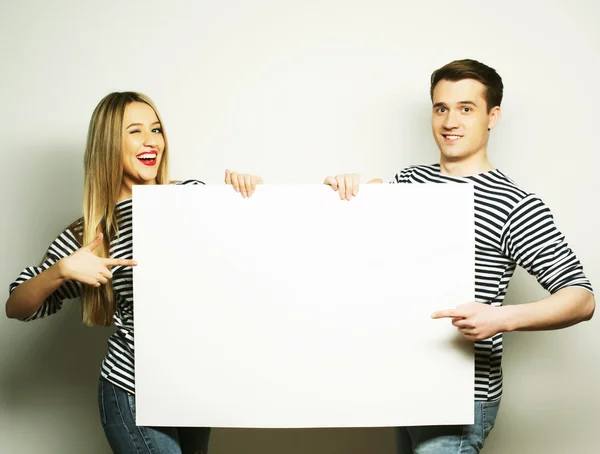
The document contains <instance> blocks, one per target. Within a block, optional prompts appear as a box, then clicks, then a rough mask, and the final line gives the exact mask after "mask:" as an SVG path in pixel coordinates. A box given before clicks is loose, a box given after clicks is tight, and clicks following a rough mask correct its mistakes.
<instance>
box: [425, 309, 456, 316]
mask: <svg viewBox="0 0 600 454" xmlns="http://www.w3.org/2000/svg"><path fill="white" fill-rule="evenodd" d="M460 317H461V315H460V314H459V313H458V311H457V310H456V309H445V310H443V311H437V312H434V313H433V314H431V318H460Z"/></svg>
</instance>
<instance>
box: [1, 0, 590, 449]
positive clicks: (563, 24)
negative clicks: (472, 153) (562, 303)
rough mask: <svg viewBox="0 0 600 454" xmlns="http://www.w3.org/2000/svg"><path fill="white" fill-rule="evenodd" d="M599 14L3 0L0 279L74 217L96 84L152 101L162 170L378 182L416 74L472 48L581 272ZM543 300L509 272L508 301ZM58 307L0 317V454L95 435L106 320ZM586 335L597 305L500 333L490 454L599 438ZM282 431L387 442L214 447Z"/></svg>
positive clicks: (419, 126) (414, 116) (492, 6)
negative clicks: (496, 78)
mask: <svg viewBox="0 0 600 454" xmlns="http://www.w3.org/2000/svg"><path fill="white" fill-rule="evenodd" d="M598 23H600V5H599V4H598V2H596V1H595V0H574V1H569V2H566V1H557V0H555V1H544V2H543V1H526V2H524V1H514V0H511V1H506V2H502V3H485V2H480V1H469V0H467V1H464V2H461V3H457V4H452V5H450V4H448V3H447V2H439V1H431V2H401V1H392V0H389V1H384V0H371V1H368V2H367V1H364V0H361V1H352V0H346V1H341V0H320V1H318V2H317V1H302V2H300V1H285V0H283V1H266V0H256V1H253V2H244V1H242V0H237V1H233V0H225V1H221V2H218V3H217V2H208V1H196V2H192V1H182V0H175V1H172V2H169V3H165V2H158V1H155V0H149V1H145V2H140V1H132V2H127V3H123V2H117V1H114V0H110V1H105V2H100V3H99V2H82V1H77V2H76V1H74V0H58V1H55V2H51V3H48V2H41V1H22V2H13V3H8V2H3V3H2V4H1V5H0V38H1V39H0V69H1V71H0V81H1V84H0V100H1V102H0V125H1V126H0V129H1V131H2V137H3V139H4V142H3V146H4V147H3V148H4V150H3V152H2V157H3V158H4V161H3V162H4V165H5V178H4V179H3V183H2V185H3V186H2V191H0V203H1V205H0V206H1V208H2V213H3V216H2V219H1V225H2V237H3V239H4V240H3V241H4V242H3V258H4V260H3V266H2V267H1V268H0V273H1V278H2V279H1V282H4V285H5V287H4V288H5V289H7V287H8V284H9V283H10V282H11V281H12V280H13V279H14V278H15V277H16V275H17V274H18V272H19V271H20V270H21V269H22V268H23V267H25V266H27V265H33V264H36V263H37V262H38V261H39V259H40V258H41V256H42V254H43V252H44V251H45V248H46V247H47V246H48V244H49V243H50V242H51V240H52V239H53V238H54V237H55V236H56V235H57V234H58V233H59V232H60V231H61V229H63V228H64V227H65V226H66V225H68V224H70V223H71V222H72V221H73V220H74V219H76V218H77V217H78V216H79V215H80V212H81V208H80V207H81V197H82V189H81V188H82V156H83V148H84V145H85V136H86V131H87V125H88V122H89V118H90V115H91V113H92V110H93V108H94V107H95V105H96V104H97V102H98V101H99V100H100V99H101V98H102V97H103V96H104V95H106V94H107V93H109V92H111V91H115V90H119V91H121V90H137V91H141V92H144V93H146V94H148V95H149V96H150V97H151V98H152V99H153V100H154V101H155V102H156V103H157V105H158V107H159V109H160V111H161V113H162V115H163V117H164V120H165V127H166V131H167V133H168V134H169V140H170V145H171V152H172V176H173V178H175V179H182V178H199V179H202V180H204V181H206V182H207V183H220V182H221V181H222V174H223V172H224V169H225V168H226V167H229V168H233V169H235V170H239V171H244V172H252V173H259V174H261V175H262V176H263V177H264V178H265V180H266V181H267V182H269V183H278V184H286V183H319V182H321V181H322V180H323V179H324V177H325V176H326V175H327V174H335V173H341V172H359V173H360V174H361V175H362V176H363V177H364V179H367V178H372V177H383V178H384V179H386V180H388V179H390V178H391V177H392V176H393V174H394V173H395V172H397V171H399V170H400V169H401V168H403V167H404V166H406V165H410V164H417V163H431V162H435V160H436V159H437V150H436V148H435V145H434V143H433V140H432V138H431V132H430V126H429V117H430V103H429V99H428V91H429V76H430V74H431V72H432V71H433V70H434V69H436V68H438V67H440V66H442V65H443V64H445V63H447V62H449V61H451V60H454V59H458V58H474V59H478V60H480V61H482V62H484V63H487V64H489V65H490V66H492V67H494V68H496V69H497V70H498V71H499V73H500V74H501V76H502V77H503V80H504V83H505V98H504V102H503V116H502V118H501V121H500V124H499V126H498V127H497V128H496V129H495V130H494V131H493V133H492V135H491V142H490V148H489V152H490V159H491V160H492V163H494V164H495V165H496V166H497V167H498V168H500V169H501V170H502V171H503V172H504V173H506V174H507V175H509V176H510V177H511V178H513V179H514V180H515V181H516V182H517V183H519V184H521V185H522V186H524V187H525V188H527V189H529V190H531V191H534V192H536V193H537V194H539V195H540V196H541V197H542V198H543V199H544V200H545V201H546V202H547V203H548V204H549V205H550V206H551V207H552V209H553V211H554V214H555V215H556V220H557V224H558V226H559V227H560V228H561V230H562V231H563V232H564V233H565V234H566V235H567V238H568V239H569V242H570V244H571V245H572V247H573V248H574V249H575V250H576V252H577V254H578V256H579V257H580V259H581V261H582V262H583V264H584V267H585V270H586V272H587V274H588V275H589V277H590V279H591V280H592V284H595V286H596V287H598V285H600V284H598V282H600V265H599V264H600V256H599V253H598V240H597V232H598V231H600V219H599V213H598V199H597V197H598V196H597V194H599V193H600V183H599V181H598V179H597V175H596V169H597V168H598V166H599V165H600V157H599V155H598V153H597V151H596V148H597V146H596V144H597V134H596V130H597V124H596V123H597V112H596V111H597V107H596V106H597V105H598V104H599V101H600V100H599V95H598V91H597V90H596V84H597V75H598V73H599V66H600V63H599V61H600V58H599V57H600V56H599V52H600V32H599V31H598V27H597V24H598ZM326 222H329V223H330V224H331V225H332V226H335V220H334V219H330V220H327V221H326ZM332 228H335V227H332ZM5 295H6V293H5ZM542 296H544V292H543V291H542V290H541V289H539V287H538V286H537V283H536V282H535V281H534V280H533V279H531V278H530V277H528V276H526V275H525V274H524V273H518V274H517V276H515V279H514V282H513V283H512V284H511V288H510V291H509V295H508V297H507V303H521V302H527V301H531V300H533V299H536V298H539V297H542ZM61 312H62V313H61V314H58V315H55V316H53V317H52V318H50V319H48V320H45V321H38V322H34V323H31V324H27V325H25V324H20V323H18V322H14V321H9V320H7V319H5V318H2V319H0V324H1V328H0V342H1V345H2V347H3V348H2V350H1V353H0V366H1V367H0V440H1V441H0V452H9V453H16V454H20V453H29V452H48V453H61V454H64V453H79V452H90V453H107V452H109V450H108V447H107V445H106V442H105V441H104V438H103V434H102V430H101V428H100V426H99V421H98V416H97V409H96V407H95V406H96V397H95V386H96V384H95V383H96V379H97V373H98V367H99V363H100V360H101V358H102V355H103V353H104V351H105V348H106V345H105V339H106V336H107V335H108V334H109V333H108V331H107V330H90V329H84V328H83V327H81V326H79V325H78V323H77V319H78V309H77V305H76V304H67V305H66V307H65V309H64V310H63V311H61ZM599 333H600V330H599V329H598V321H597V319H594V320H593V321H592V322H590V323H587V324H584V325H581V326H577V327H575V328H572V329H569V330H564V331H558V332H550V333H515V334H510V335H507V336H505V359H504V366H505V369H504V371H505V395H504V399H503V403H502V407H501V410H500V415H499V418H498V424H497V427H496V428H495V429H494V431H493V432H492V435H491V437H490V439H489V441H488V443H487V447H486V452H488V453H505V452H511V453H512V452H514V453H526V454H530V453H531V454H537V453H561V454H562V453H567V452H581V453H587V452H593V449H595V447H596V446H598V445H600V433H598V431H597V427H598V426H599V425H600V420H599V416H598V408H599V407H600V397H599V395H598V392H597V385H596V384H597V383H598V382H600V361H599V359H600V356H599V355H600V353H598V349H597V348H595V346H596V345H598V343H599V341H600V334H599ZM282 447H283V448H282ZM282 449H285V451H286V452H288V453H295V452H303V449H304V451H305V450H306V449H310V450H311V452H315V453H318V452H327V453H334V452H344V453H351V454H353V453H359V452H371V453H381V454H383V453H391V452H393V448H392V431H390V430H376V429H371V430H351V431H346V430H344V431H299V432H272V431H257V432H256V431H215V434H214V438H213V445H212V452H213V453H215V454H218V453H220V452H261V453H262V452H267V453H269V452H281V450H282ZM319 450H320V451H319Z"/></svg>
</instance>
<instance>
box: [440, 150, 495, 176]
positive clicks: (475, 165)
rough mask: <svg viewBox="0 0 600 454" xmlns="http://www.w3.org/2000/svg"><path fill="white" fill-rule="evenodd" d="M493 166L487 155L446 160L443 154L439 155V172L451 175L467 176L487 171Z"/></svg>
mask: <svg viewBox="0 0 600 454" xmlns="http://www.w3.org/2000/svg"><path fill="white" fill-rule="evenodd" d="M493 169H494V167H493V166H492V164H490V161H488V158H487V155H486V154H485V153H484V154H483V155H481V156H477V155H475V156H469V157H467V158H465V159H461V160H456V161H452V160H448V159H446V158H445V157H444V156H443V155H442V156H441V157H440V173H441V174H442V175H449V176H452V177H469V176H473V175H478V174H480V173H485V172H489V171H490V170H493Z"/></svg>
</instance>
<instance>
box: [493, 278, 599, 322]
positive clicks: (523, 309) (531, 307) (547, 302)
mask: <svg viewBox="0 0 600 454" xmlns="http://www.w3.org/2000/svg"><path fill="white" fill-rule="evenodd" d="M595 307H596V302H595V299H594V295H592V294H591V293H590V292H588V291H587V290H586V289H584V288H581V287H566V288H563V289H561V290H559V291H558V292H556V293H554V294H553V295H550V296H548V297H546V298H544V299H541V300H539V301H535V302H533V303H527V304H518V305H509V306H504V307H502V308H501V310H502V311H504V312H505V325H506V327H505V329H504V331H541V330H552V329H560V328H566V327H568V326H572V325H575V324H577V323H579V322H583V321H585V320H589V319H591V318H592V315H593V314H594V309H595Z"/></svg>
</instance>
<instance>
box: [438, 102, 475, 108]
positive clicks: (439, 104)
mask: <svg viewBox="0 0 600 454" xmlns="http://www.w3.org/2000/svg"><path fill="white" fill-rule="evenodd" d="M457 104H463V105H464V104H468V105H471V106H475V107H477V104H475V102H474V101H459V102H458V103H457ZM436 107H447V105H446V103H445V102H436V103H435V104H434V105H433V108H434V109H435V108H436Z"/></svg>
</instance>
